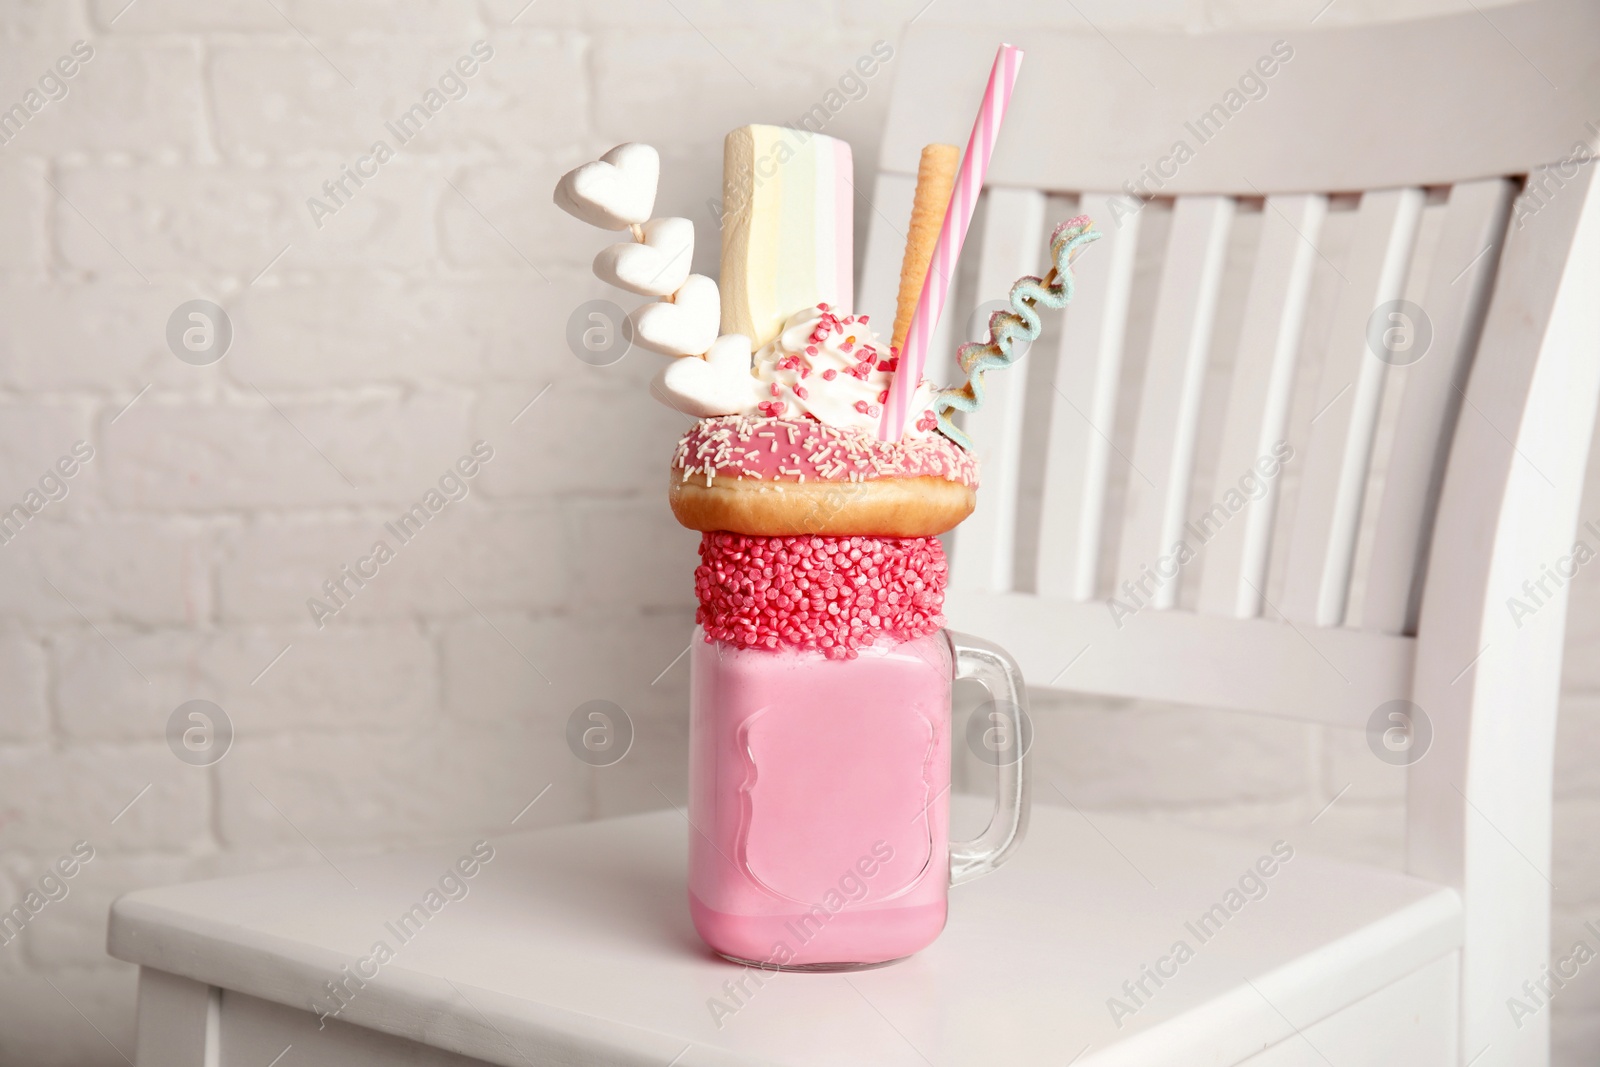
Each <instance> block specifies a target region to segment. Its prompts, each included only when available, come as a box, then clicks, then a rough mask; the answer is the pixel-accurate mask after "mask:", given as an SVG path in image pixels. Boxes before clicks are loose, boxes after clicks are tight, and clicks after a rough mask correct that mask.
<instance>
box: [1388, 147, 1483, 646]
mask: <svg viewBox="0 0 1600 1067" xmlns="http://www.w3.org/2000/svg"><path fill="white" fill-rule="evenodd" d="M1513 192H1514V188H1513V186H1512V183H1510V182H1508V181H1505V180H1503V179H1498V178H1496V179H1490V180H1487V181H1478V182H1465V183H1462V184H1460V185H1457V186H1455V187H1454V188H1453V189H1452V190H1451V191H1450V201H1449V204H1448V207H1447V211H1446V215H1445V227H1444V233H1443V235H1442V236H1441V238H1440V241H1439V251H1438V254H1437V256H1436V258H1435V260H1434V266H1433V272H1432V276H1431V277H1430V278H1429V279H1428V284H1427V289H1426V295H1425V296H1424V297H1423V304H1422V309H1423V312H1424V313H1425V314H1426V316H1427V318H1428V322H1429V324H1430V325H1431V329H1432V335H1433V336H1432V345H1431V346H1430V347H1429V348H1428V349H1427V350H1426V351H1425V352H1424V353H1423V354H1422V356H1421V357H1420V359H1419V360H1418V361H1417V362H1415V363H1412V364H1408V365H1406V366H1402V367H1396V368H1394V369H1392V370H1391V371H1390V373H1391V374H1392V375H1394V376H1395V379H1396V381H1395V385H1397V386H1402V387H1403V389H1404V393H1403V394H1402V398H1401V408H1400V417H1399V421H1398V422H1397V424H1396V427H1395V437H1394V444H1393V446H1392V447H1391V451H1390V456H1391V459H1390V462H1389V471H1388V474H1387V476H1386V477H1385V479H1384V484H1383V491H1382V500H1381V503H1380V504H1379V506H1378V517H1377V529H1376V532H1375V534H1374V540H1373V546H1372V563H1371V566H1370V569H1369V571H1368V575H1367V594H1366V605H1365V608H1364V609H1363V611H1362V620H1361V625H1362V627H1363V628H1364V629H1368V630H1381V631H1383V632H1385V633H1415V632H1416V626H1417V611H1418V607H1419V604H1420V602H1421V592H1422V579H1423V575H1424V573H1425V572H1426V553H1427V545H1428V540H1429V537H1430V536H1431V534H1432V530H1433V524H1432V521H1431V517H1432V515H1433V512H1434V506H1435V504H1436V503H1437V501H1438V496H1439V487H1440V485H1441V483H1442V482H1443V479H1444V466H1445V458H1446V457H1447V456H1448V454H1449V445H1450V439H1451V436H1452V433H1451V431H1452V430H1453V429H1454V426H1455V421H1456V415H1457V414H1458V413H1459V411H1460V407H1461V397H1462V390H1463V389H1464V387H1465V385H1466V376H1467V372H1468V370H1469V368H1470V366H1471V362H1472V354H1473V352H1475V351H1476V350H1477V345H1478V336H1479V333H1480V331H1481V330H1482V327H1483V318H1484V314H1485V313H1486V311H1487V310H1488V295H1489V290H1490V286H1491V283H1492V282H1493V280H1494V275H1495V269H1496V267H1497V266H1498V265H1499V258H1500V255H1499V253H1500V243H1501V242H1502V240H1503V239H1504V237H1505V229H1506V219H1507V217H1508V216H1509V215H1510V212H1511V198H1512V194H1513Z"/></svg>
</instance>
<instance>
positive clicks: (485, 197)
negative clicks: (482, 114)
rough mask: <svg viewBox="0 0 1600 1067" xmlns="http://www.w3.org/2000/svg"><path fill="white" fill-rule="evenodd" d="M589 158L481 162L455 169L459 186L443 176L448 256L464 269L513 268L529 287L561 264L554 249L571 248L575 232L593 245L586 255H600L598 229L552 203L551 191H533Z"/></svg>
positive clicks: (442, 230) (442, 228)
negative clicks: (547, 193) (533, 194)
mask: <svg viewBox="0 0 1600 1067" xmlns="http://www.w3.org/2000/svg"><path fill="white" fill-rule="evenodd" d="M581 162H583V160H582V159H572V160H562V161H557V160H554V159H550V158H543V159H531V160H517V161H515V162H506V163H483V164H474V165H472V166H470V167H464V168H459V169H456V170H454V171H453V172H452V173H451V175H450V181H451V183H452V184H453V185H454V186H455V188H451V187H450V186H449V185H444V184H443V179H442V178H441V179H440V188H442V189H443V190H444V192H443V193H442V194H441V195H440V197H439V243H440V246H441V252H442V253H443V255H444V257H445V259H447V260H448V261H449V262H451V263H452V264H455V265H456V266H460V267H470V268H477V269H484V270H501V271H509V272H513V273H514V274H516V275H517V276H518V277H525V278H526V282H527V285H528V286H529V287H532V286H534V285H537V284H540V283H542V282H543V281H544V279H545V278H548V277H549V276H550V275H551V271H552V267H553V266H555V265H558V264H560V263H561V261H562V260H561V259H557V258H555V257H553V256H552V254H551V252H552V250H553V249H562V250H566V249H570V248H571V247H572V244H573V239H574V238H575V237H576V238H577V239H578V240H580V241H582V242H583V244H582V246H581V247H583V248H585V249H592V250H591V251H589V252H588V255H587V257H585V258H586V259H588V260H592V259H593V258H594V253H595V252H598V251H599V250H600V249H601V248H602V247H604V245H605V244H606V243H607V242H606V241H605V240H604V235H599V236H600V238H601V239H600V240H596V239H595V238H596V236H597V234H596V231H595V230H594V228H593V227H589V226H585V225H584V224H583V223H580V222H578V221H577V220H576V219H573V218H571V217H570V216H568V215H566V214H564V213H563V212H561V211H560V210H558V209H556V208H554V207H553V206H551V205H549V204H547V203H546V200H545V198H544V196H543V195H540V197H539V198H538V199H532V197H531V196H530V190H539V191H540V193H541V194H542V193H543V191H544V190H546V189H554V188H555V185H556V181H557V180H558V179H559V178H560V177H561V175H562V173H564V172H565V171H567V170H569V169H571V168H572V167H574V166H576V165H577V164H578V163H581ZM530 200H531V201H532V202H531V203H530ZM574 231H577V232H576V233H575V232H574ZM570 255H571V253H570V252H568V253H567V256H570ZM563 258H566V257H563ZM567 262H571V260H570V259H568V260H567Z"/></svg>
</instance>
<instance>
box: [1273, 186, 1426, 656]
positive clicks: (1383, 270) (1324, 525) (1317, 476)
mask: <svg viewBox="0 0 1600 1067" xmlns="http://www.w3.org/2000/svg"><path fill="white" fill-rule="evenodd" d="M1422 204H1423V193H1422V190H1420V189H1384V190H1380V191H1378V192H1370V193H1367V194H1366V195H1364V196H1363V197H1362V198H1361V207H1360V209H1359V214H1358V216H1357V219H1356V233H1355V238H1354V241H1353V243H1352V245H1351V249H1350V254H1349V256H1348V258H1347V261H1346V263H1345V265H1344V268H1343V270H1342V271H1341V274H1342V275H1343V282H1342V287H1341V289H1340V292H1339V301H1338V304H1337V305H1336V307H1335V310H1334V315H1333V333H1332V341H1331V342H1330V344H1329V346H1328V352H1327V356H1326V359H1325V361H1324V364H1323V367H1322V375H1321V377H1320V379H1319V380H1318V385H1317V411H1316V414H1315V415H1314V416H1313V417H1312V420H1311V434H1310V440H1309V441H1308V442H1307V443H1306V447H1305V449H1304V456H1305V460H1304V465H1303V467H1302V468H1301V475H1302V478H1301V482H1300V491H1299V504H1298V508H1297V510H1296V513H1295V517H1294V532H1293V533H1292V534H1291V536H1290V545H1289V569H1288V573H1287V576H1286V582H1285V586H1284V595H1283V604H1282V605H1281V607H1282V610H1283V612H1284V614H1285V615H1287V616H1288V617H1289V618H1290V619H1293V620H1294V621H1296V622H1304V623H1309V624H1312V625H1316V626H1337V625H1339V624H1340V623H1341V622H1343V621H1344V611H1345V604H1346V601H1347V599H1348V597H1349V589H1350V569H1351V563H1352V561H1353V560H1354V558H1355V545H1356V532H1357V527H1358V526H1359V524H1360V521H1361V498H1362V494H1363V492H1364V490H1365V488H1366V484H1367V468H1368V464H1369V461H1370V459H1371V455H1372V439H1373V432H1374V430H1375V429H1376V427H1377V420H1378V407H1379V403H1380V402H1381V400H1382V398H1383V382H1384V372H1385V371H1386V370H1387V369H1388V364H1387V363H1386V362H1384V361H1383V360H1382V359H1379V358H1378V357H1377V356H1375V355H1373V353H1372V351H1371V350H1370V349H1369V347H1368V336H1367V324H1368V320H1369V319H1371V317H1372V316H1373V314H1374V312H1375V311H1377V309H1378V308H1379V306H1380V305H1382V304H1384V303H1386V302H1388V301H1390V300H1394V299H1397V298H1398V297H1399V296H1400V294H1401V292H1402V290H1403V288H1404V285H1405V278H1406V272H1407V270H1408V268H1409V266H1410V262H1411V250H1412V245H1413V243H1414V241H1415V238H1416V231H1417V224H1418V222H1419V221H1420V219H1421V217H1422Z"/></svg>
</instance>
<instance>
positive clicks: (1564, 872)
mask: <svg viewBox="0 0 1600 1067" xmlns="http://www.w3.org/2000/svg"><path fill="white" fill-rule="evenodd" d="M1597 835H1600V800H1587V799H1585V800H1578V799H1564V800H1562V801H1561V802H1560V803H1558V804H1557V805H1556V811H1555V825H1554V832H1553V840H1554V849H1555V857H1554V864H1553V866H1554V870H1544V871H1543V872H1542V873H1543V874H1544V875H1546V876H1548V877H1549V879H1550V880H1551V881H1552V882H1554V883H1555V888H1554V890H1553V891H1552V893H1551V896H1552V897H1553V898H1554V900H1555V902H1556V905H1557V906H1558V907H1575V906H1579V905H1597V904H1600V850H1597V849H1596V848H1595V847H1594V842H1595V839H1596V836H1597ZM1500 844H1501V845H1504V844H1505V843H1504V842H1503V841H1501V842H1500ZM1523 851H1524V852H1526V851H1527V849H1523ZM1505 852H1506V860H1505V862H1506V863H1507V864H1508V865H1512V866H1514V867H1516V868H1517V873H1518V874H1519V875H1520V874H1522V873H1524V872H1527V873H1528V876H1529V877H1535V878H1536V877H1537V875H1535V874H1533V872H1532V870H1531V869H1530V868H1529V867H1528V865H1527V861H1526V860H1523V859H1521V858H1519V857H1518V856H1517V854H1516V853H1514V852H1512V851H1511V850H1510V849H1509V848H1506V849H1505ZM1596 947H1597V948H1600V946H1596Z"/></svg>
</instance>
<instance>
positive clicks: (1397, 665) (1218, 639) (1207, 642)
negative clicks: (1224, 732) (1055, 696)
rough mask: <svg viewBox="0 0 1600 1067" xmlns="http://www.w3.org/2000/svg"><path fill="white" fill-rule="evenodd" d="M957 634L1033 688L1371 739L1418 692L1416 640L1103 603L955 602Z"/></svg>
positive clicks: (979, 595)
mask: <svg viewBox="0 0 1600 1067" xmlns="http://www.w3.org/2000/svg"><path fill="white" fill-rule="evenodd" d="M945 612H946V614H947V615H948V616H949V619H950V625H951V626H953V627H955V628H957V629H960V630H969V631H971V632H973V633H982V634H987V633H1001V634H1005V635H1006V649H1007V651H1009V652H1010V653H1011V654H1012V655H1013V656H1015V657H1016V660H1017V664H1018V666H1020V667H1021V668H1022V673H1023V674H1024V675H1025V676H1026V677H1027V679H1028V685H1029V686H1030V688H1041V689H1058V690H1067V691H1071V692H1074V693H1094V694H1098V695H1101V696H1112V697H1124V698H1130V699H1135V700H1160V701H1166V702H1169V703H1174V704H1184V705H1188V706H1195V707H1206V708H1227V709H1232V710H1235V711H1248V712H1255V713H1258V714H1263V715H1273V716H1278V717H1281V718H1287V719H1295V720H1298V721H1300V722H1316V723H1324V724H1326V725H1329V726H1343V727H1347V728H1351V729H1362V728H1365V726H1366V725H1367V720H1368V719H1369V718H1370V717H1371V715H1372V709H1373V708H1375V707H1377V706H1379V705H1380V704H1383V703H1385V702H1386V701H1390V700H1396V699H1403V698H1404V697H1405V696H1406V695H1407V694H1409V693H1410V692H1411V679H1412V675H1411V672H1412V663H1413V660H1414V655H1415V648H1416V640H1415V639H1414V638H1409V637H1400V636H1396V635H1393V634H1378V633H1369V632H1367V631H1365V630H1347V629H1321V630H1319V629H1312V628H1299V629H1297V628H1295V627H1292V626H1285V625H1284V624H1283V623H1281V622H1274V621H1272V620H1269V619H1226V618H1218V617H1217V616H1214V615H1197V614H1195V613H1193V612H1190V611H1183V610H1174V611H1142V612H1139V613H1137V614H1136V615H1134V616H1133V617H1132V618H1126V617H1122V618H1119V617H1116V616H1113V614H1112V613H1111V612H1110V611H1108V610H1106V605H1105V604H1104V603H1102V602H1099V601H1088V602H1073V601H1066V600H1060V599H1055V598H1052V597H1043V596H1037V595H1034V594H1027V593H987V592H977V591H971V590H951V592H950V596H949V599H948V600H947V602H946V604H945Z"/></svg>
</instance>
